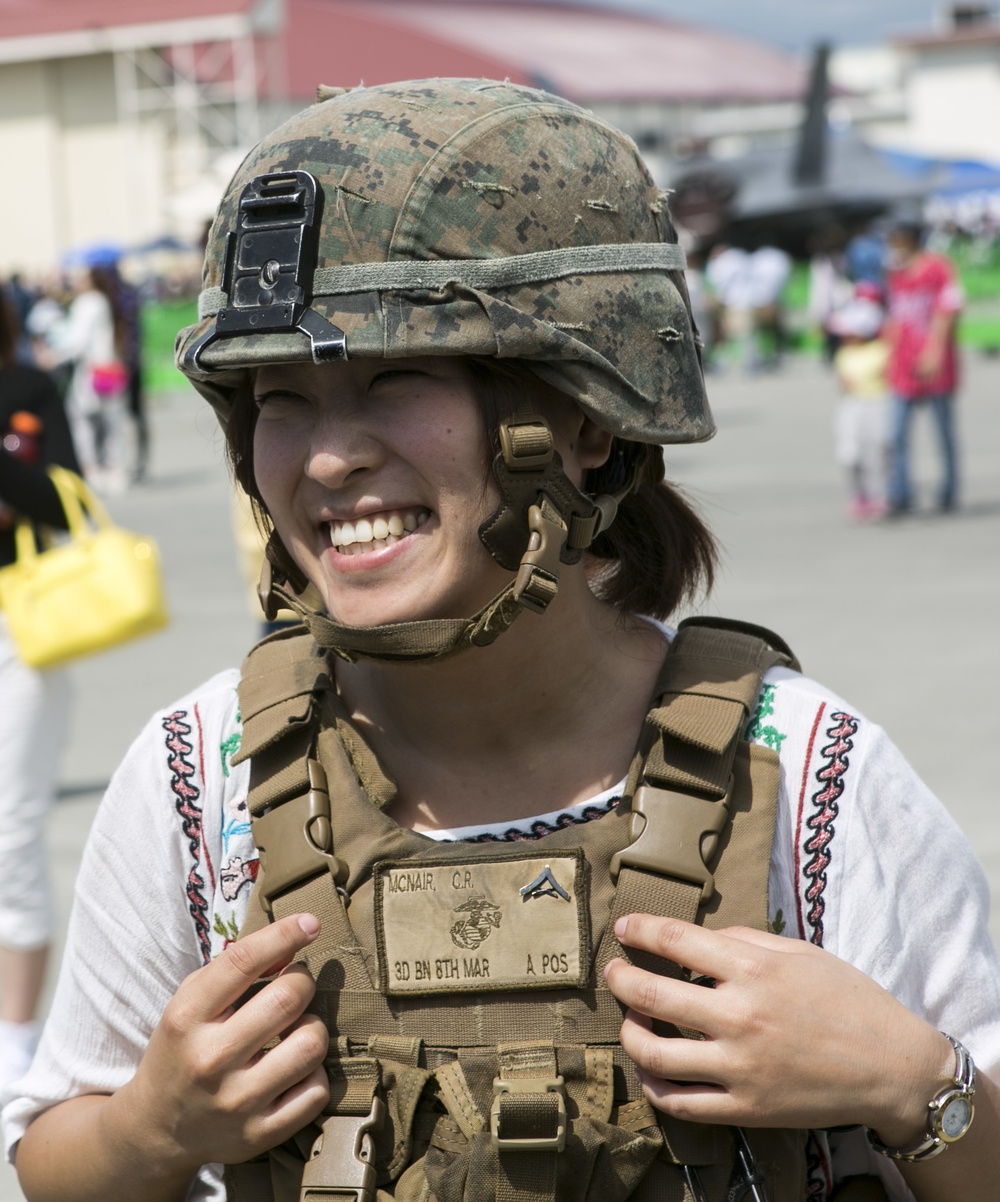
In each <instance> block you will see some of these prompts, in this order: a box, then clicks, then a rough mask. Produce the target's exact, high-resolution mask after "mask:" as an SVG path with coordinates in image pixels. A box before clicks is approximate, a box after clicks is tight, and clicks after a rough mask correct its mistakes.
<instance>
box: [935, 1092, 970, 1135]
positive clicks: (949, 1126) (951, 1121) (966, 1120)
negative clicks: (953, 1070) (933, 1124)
mask: <svg viewBox="0 0 1000 1202" xmlns="http://www.w3.org/2000/svg"><path fill="white" fill-rule="evenodd" d="M971 1122H972V1103H971V1102H970V1101H969V1099H968V1098H963V1097H961V1096H959V1097H955V1098H952V1099H951V1100H950V1101H948V1102H946V1103H945V1104H944V1106H943V1107H942V1109H941V1113H940V1115H939V1116H938V1129H939V1131H940V1132H941V1138H942V1139H943V1140H944V1141H945V1142H946V1143H952V1142H953V1141H954V1140H956V1139H960V1138H961V1137H962V1136H963V1135H964V1134H965V1133H966V1131H968V1129H969V1124H970V1123H971Z"/></svg>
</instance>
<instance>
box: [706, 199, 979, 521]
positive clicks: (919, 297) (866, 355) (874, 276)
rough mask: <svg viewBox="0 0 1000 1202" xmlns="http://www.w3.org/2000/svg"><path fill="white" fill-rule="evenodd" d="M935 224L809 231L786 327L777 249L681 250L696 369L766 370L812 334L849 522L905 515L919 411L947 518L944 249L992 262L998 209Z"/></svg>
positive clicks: (951, 496)
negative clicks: (826, 378)
mask: <svg viewBox="0 0 1000 1202" xmlns="http://www.w3.org/2000/svg"><path fill="white" fill-rule="evenodd" d="M938 216H939V217H941V218H946V219H942V220H939V221H938V222H937V223H935V224H925V223H924V221H923V220H917V219H915V218H914V219H908V220H902V219H898V220H894V221H882V222H880V223H877V224H873V225H872V226H870V227H866V228H861V229H857V230H855V231H853V232H851V233H850V234H848V233H847V232H846V231H845V230H844V229H843V228H841V227H840V226H836V225H830V226H828V227H827V228H824V229H820V230H818V231H816V232H815V233H814V234H813V236H812V238H811V239H810V243H809V257H808V261H807V262H806V263H805V264H804V265H803V269H804V276H805V279H804V281H803V283H804V288H800V292H803V293H804V296H803V300H804V303H803V304H802V305H801V306H800V308H799V310H798V312H797V313H796V314H795V316H796V318H797V323H796V325H797V328H795V329H790V323H789V314H788V303H787V297H788V293H789V290H790V289H789V286H790V283H791V281H792V278H793V270H794V268H795V264H794V262H793V260H792V258H791V256H790V255H789V254H787V253H786V252H785V250H783V249H781V248H780V247H779V246H778V245H775V244H772V242H771V241H770V240H769V239H767V238H758V240H757V242H756V244H753V245H742V246H740V245H734V244H732V243H730V242H728V241H724V240H717V241H715V242H714V243H713V244H711V245H710V246H707V247H703V248H699V247H694V248H692V249H691V250H689V254H688V259H689V268H688V285H689V288H690V290H691V296H692V307H693V310H694V313H695V320H696V322H697V324H698V328H699V330H700V331H701V335H702V339H703V342H704V348H705V363H706V368H707V370H708V371H710V372H712V371H720V370H726V369H733V368H742V369H743V370H744V371H745V372H747V373H751V374H753V373H757V372H762V371H776V370H779V369H780V368H781V366H782V363H783V360H784V357H785V355H786V353H787V351H788V349H789V348H790V347H791V346H792V345H794V344H796V343H801V341H802V340H803V338H804V337H809V336H810V335H811V336H812V337H813V338H818V341H819V343H820V347H821V351H822V356H823V359H824V360H825V362H826V363H827V364H829V365H830V367H831V368H832V369H833V371H834V375H835V379H836V386H837V393H838V402H837V405H836V410H835V414H834V448H835V454H836V458H837V461H838V462H839V463H840V464H841V465H842V467H843V468H844V470H845V472H846V474H847V478H848V485H849V490H850V500H849V505H848V514H849V516H850V518H851V519H852V520H855V521H867V520H871V519H877V518H898V517H902V516H904V515H906V514H908V513H910V512H912V511H914V510H915V509H916V508H917V507H918V506H917V496H916V490H915V488H914V484H913V482H912V481H911V462H910V461H911V451H910V444H911V429H912V425H913V419H914V417H915V415H916V414H918V413H920V412H921V411H926V412H927V413H928V414H929V415H930V418H931V420H932V422H933V426H934V430H935V434H936V438H937V444H938V447H939V450H940V458H941V477H940V482H939V485H938V488H937V492H936V497H935V505H934V507H935V508H936V509H937V510H938V511H939V512H942V513H948V512H952V511H954V510H955V509H956V507H957V505H958V495H959V467H958V449H957V445H956V435H955V422H954V408H955V406H954V400H955V394H956V390H957V387H958V382H959V376H958V353H957V338H956V330H957V322H958V318H959V315H960V313H961V311H962V309H963V306H964V296H963V292H962V287H961V284H960V282H959V277H958V273H957V271H956V269H955V265H954V263H953V261H952V257H951V254H950V253H949V252H952V253H961V254H962V255H963V258H964V259H965V260H966V261H967V262H970V261H971V262H974V263H979V264H983V263H990V262H992V261H994V260H995V258H996V256H997V253H998V240H1000V204H998V205H994V206H993V207H990V206H986V207H982V206H980V208H979V209H977V210H976V211H975V212H973V211H972V210H971V209H969V210H962V211H961V212H959V211H958V210H956V209H954V208H951V209H948V210H947V213H945V211H944V210H942V212H941V213H939V214H938ZM960 219H961V222H963V223H964V224H963V223H960ZM776 241H777V239H776ZM803 319H804V327H803Z"/></svg>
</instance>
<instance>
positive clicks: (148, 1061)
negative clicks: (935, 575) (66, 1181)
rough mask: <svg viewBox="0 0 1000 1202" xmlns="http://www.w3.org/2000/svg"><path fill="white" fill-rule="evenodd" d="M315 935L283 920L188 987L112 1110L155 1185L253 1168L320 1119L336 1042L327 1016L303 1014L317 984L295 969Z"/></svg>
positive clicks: (311, 922) (312, 925) (309, 926)
mask: <svg viewBox="0 0 1000 1202" xmlns="http://www.w3.org/2000/svg"><path fill="white" fill-rule="evenodd" d="M318 933H319V922H318V920H317V919H316V918H315V917H314V916H313V915H312V914H298V915H293V916H291V917H289V918H284V919H282V920H281V921H280V922H275V923H272V924H270V925H269V926H267V927H265V928H264V929H263V930H260V931H255V932H254V933H253V934H251V935H248V936H246V938H244V939H239V940H238V941H237V942H235V943H233V944H230V946H229V947H228V948H226V950H225V951H224V952H222V953H221V954H220V955H219V956H218V957H216V959H215V960H213V961H212V962H211V963H210V964H206V965H205V967H204V968H200V969H198V971H197V972H194V973H192V974H191V975H190V976H189V977H187V978H186V979H185V980H184V982H183V983H182V984H181V986H180V988H179V989H178V990H177V993H176V994H175V995H174V997H173V998H172V1000H171V1001H170V1003H169V1004H168V1005H167V1007H166V1009H165V1010H164V1012H163V1016H162V1018H161V1019H160V1022H159V1023H158V1025H157V1027H156V1029H155V1030H154V1031H153V1034H152V1037H151V1038H150V1041H149V1046H148V1048H147V1049H146V1053H145V1055H144V1056H143V1058H142V1061H141V1063H140V1065H139V1068H138V1070H137V1071H136V1074H135V1076H134V1077H133V1079H132V1080H131V1081H130V1082H129V1084H128V1085H126V1086H124V1087H123V1088H122V1089H120V1090H119V1091H118V1092H117V1093H116V1094H114V1095H113V1096H112V1097H111V1098H109V1099H108V1103H109V1105H108V1110H109V1112H110V1111H117V1114H116V1115H114V1116H113V1115H112V1114H111V1113H108V1114H106V1119H107V1120H108V1121H111V1122H113V1123H114V1124H115V1125H116V1126H117V1124H119V1123H123V1124H125V1130H128V1131H129V1135H130V1136H131V1140H134V1141H135V1145H134V1146H137V1147H141V1148H143V1150H144V1155H146V1156H148V1157H149V1158H150V1168H154V1166H156V1168H154V1173H155V1172H156V1169H159V1170H161V1171H162V1172H163V1173H164V1174H165V1175H166V1176H169V1177H175V1176H177V1175H178V1174H184V1173H191V1174H193V1173H194V1172H196V1171H197V1169H198V1168H199V1167H200V1166H201V1165H203V1164H207V1163H210V1162H213V1161H222V1162H223V1163H227V1164H238V1163H240V1162H242V1161H245V1160H249V1159H250V1158H251V1157H253V1156H256V1155H258V1154H259V1153H260V1152H263V1151H266V1150H267V1149H268V1148H272V1147H275V1146H276V1145H277V1144H279V1143H281V1142H282V1141H283V1140H285V1139H288V1138H289V1137H290V1136H291V1135H293V1134H294V1133H295V1132H296V1131H298V1130H299V1129H300V1128H301V1127H304V1126H305V1125H306V1124H307V1123H309V1122H310V1121H311V1120H312V1119H314V1118H316V1117H317V1115H319V1113H320V1112H321V1111H322V1109H323V1107H324V1105H325V1104H326V1102H327V1100H328V1098H329V1095H330V1087H329V1082H328V1080H327V1075H326V1071H325V1069H324V1067H323V1060H324V1057H325V1056H326V1050H327V1044H328V1042H329V1035H328V1033H327V1030H326V1027H325V1026H324V1024H323V1021H322V1019H320V1018H319V1016H318V1015H315V1014H306V1013H305V1009H306V1007H307V1006H308V1005H309V1003H310V1001H311V1000H312V997H313V995H314V993H315V992H316V985H315V982H314V981H313V979H312V977H311V975H310V974H309V971H308V969H307V968H306V967H305V966H304V965H303V964H293V963H292V960H293V959H294V957H295V956H297V955H298V953H299V952H300V951H301V950H302V949H303V948H304V947H307V946H308V945H309V944H310V943H312V941H313V940H314V939H315V938H316V935H317V934H318ZM273 973H278V975H277V976H276V977H275V978H274V980H272V981H269V982H268V983H267V984H266V985H264V986H263V987H262V988H261V989H260V991H259V992H258V993H256V994H255V995H254V996H253V997H252V998H251V999H250V1000H249V1001H248V1002H246V1003H245V1004H244V1005H243V1006H241V1007H240V1008H239V1009H238V1010H237V1009H235V1008H234V1007H235V1005H236V1003H237V1002H238V1001H239V1000H240V998H242V997H243V995H244V994H245V993H246V991H247V989H248V988H250V986H252V985H254V984H256V983H257V982H258V981H259V980H260V979H261V978H262V977H268V976H271V975H272V974H273ZM276 1038H277V1039H279V1040H280V1042H279V1043H278V1044H277V1046H275V1047H274V1048H272V1049H271V1050H270V1051H267V1052H265V1051H264V1047H265V1045H266V1044H268V1043H269V1042H271V1041H272V1040H274V1039H276ZM119 1130H120V1131H122V1128H120V1127H119ZM131 1140H130V1141H129V1142H131Z"/></svg>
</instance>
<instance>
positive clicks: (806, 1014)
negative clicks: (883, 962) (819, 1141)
mask: <svg viewBox="0 0 1000 1202" xmlns="http://www.w3.org/2000/svg"><path fill="white" fill-rule="evenodd" d="M615 933H616V934H617V936H618V938H619V940H620V941H621V942H622V943H623V944H624V945H625V946H627V947H634V948H641V949H643V950H644V951H647V952H653V953H655V954H656V955H659V956H662V957H663V958H664V959H666V960H671V961H673V962H674V963H676V964H679V965H682V966H683V967H685V968H687V969H690V970H691V972H692V973H693V974H694V975H695V976H700V977H709V978H712V979H714V980H715V982H716V984H715V987H714V988H706V987H705V986H704V985H700V984H692V983H690V982H687V981H678V980H674V979H671V978H669V977H661V976H657V975H655V974H653V973H649V972H645V971H643V970H642V969H639V968H635V967H633V966H631V965H629V964H627V963H626V962H625V961H623V960H621V959H616V960H613V961H612V962H611V964H609V965H608V968H607V974H606V975H607V981H608V986H609V988H610V989H611V991H612V993H613V994H614V995H615V996H616V997H617V998H618V999H619V1000H620V1001H621V1002H623V1003H624V1004H625V1005H627V1006H628V1007H629V1010H628V1014H627V1015H626V1017H625V1021H624V1023H623V1024H622V1031H621V1042H622V1047H623V1048H624V1049H625V1051H626V1052H627V1053H628V1055H629V1056H630V1057H631V1059H632V1060H633V1061H634V1062H635V1064H636V1066H637V1068H638V1069H639V1077H640V1080H641V1082H642V1085H643V1089H644V1092H645V1094H646V1097H647V1098H648V1099H649V1101H650V1102H651V1103H652V1105H653V1106H655V1107H657V1108H658V1109H660V1110H662V1111H664V1112H665V1113H667V1114H671V1115H674V1116H675V1117H677V1118H681V1119H688V1120H692V1121H695V1122H713V1123H714V1122H717V1123H727V1124H734V1125H739V1126H746V1127H759V1126H766V1127H800V1128H801V1127H832V1126H838V1125H841V1124H848V1123H861V1124H864V1125H865V1126H866V1127H871V1128H872V1129H874V1130H876V1131H877V1132H878V1134H879V1135H880V1137H881V1138H882V1140H883V1141H884V1142H885V1143H886V1144H888V1145H889V1146H894V1147H901V1146H906V1145H909V1144H913V1143H915V1142H917V1141H918V1140H919V1139H920V1138H921V1136H922V1135H923V1134H924V1133H925V1132H926V1130H927V1103H928V1101H929V1100H930V1098H931V1097H932V1096H933V1095H934V1093H935V1092H937V1090H939V1089H940V1088H941V1087H942V1085H943V1084H944V1083H945V1082H946V1081H947V1080H948V1079H949V1078H950V1077H951V1075H952V1074H953V1073H954V1064H955V1058H954V1053H953V1051H952V1048H951V1045H950V1044H949V1043H948V1041H947V1040H946V1039H945V1038H944V1036H943V1035H941V1034H940V1033H939V1032H937V1031H935V1030H934V1028H933V1027H931V1026H930V1025H929V1024H928V1023H926V1022H924V1021H923V1019H921V1018H919V1017H918V1016H917V1015H915V1014H912V1013H911V1012H910V1011H909V1010H907V1009H906V1008H905V1007H904V1006H902V1005H901V1004H900V1003H899V1002H897V1001H896V1000H895V999H894V998H893V997H892V996H891V995H890V994H888V993H887V992H886V991H885V990H884V989H882V988H881V986H879V985H877V984H876V983H875V982H874V981H872V980H871V979H870V978H869V977H866V976H865V975H864V973H862V972H860V971H859V970H858V969H856V968H854V967H852V966H851V965H849V964H847V963H845V962H844V961H843V960H839V959H837V957H836V956H834V955H832V954H831V953H829V952H825V951H823V950H821V949H820V948H817V947H814V946H813V945H812V944H809V943H805V942H802V941H800V940H797V939H785V938H779V937H778V936H776V935H769V934H765V933H763V932H760V931H753V930H748V929H745V928H730V929H728V930H725V931H709V930H706V929H705V928H703V927H699V926H693V925H691V924H690V923H684V922H679V921H675V920H672V919H664V918H653V917H650V916H649V915H644V914H638V915H636V914H633V915H631V916H629V917H628V918H623V919H620V920H619V921H618V923H617V924H616V926H615ZM653 1019H660V1020H663V1021H666V1022H670V1023H674V1024H677V1025H679V1026H683V1027H689V1028H693V1029H694V1030H696V1031H699V1032H701V1033H703V1034H704V1036H705V1038H704V1040H696V1039H677V1038H661V1037H659V1036H657V1035H655V1034H654V1033H653V1031H652V1020H653Z"/></svg>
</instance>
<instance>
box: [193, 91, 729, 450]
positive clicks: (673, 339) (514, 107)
mask: <svg viewBox="0 0 1000 1202" xmlns="http://www.w3.org/2000/svg"><path fill="white" fill-rule="evenodd" d="M331 91H333V90H332V89H331ZM281 172H285V173H287V172H308V173H309V175H311V176H312V177H314V179H315V180H316V184H317V190H318V192H319V193H321V194H322V195H321V196H320V197H319V201H320V203H321V205H322V210H321V217H320V221H319V225H320V228H319V235H318V246H317V250H316V266H315V272H314V273H313V275H312V279H311V280H309V281H306V294H305V296H304V300H305V301H306V303H307V304H308V307H309V308H310V309H312V310H313V311H314V313H315V314H319V316H320V317H322V318H324V319H326V321H328V322H330V323H332V324H334V325H335V326H336V327H338V328H339V330H342V331H343V332H344V335H345V341H346V353H347V356H348V357H350V358H357V357H366V356H367V357H379V358H393V357H403V356H407V357H411V356H418V355H477V356H486V357H495V358H499V359H505V358H509V359H518V360H522V361H526V362H527V363H528V364H529V366H530V367H531V368H532V370H533V371H534V372H535V373H536V374H537V375H538V376H539V377H540V378H541V379H543V380H545V381H546V382H547V383H549V384H551V385H553V386H554V387H556V388H558V389H560V390H561V391H562V392H564V393H566V394H568V395H569V396H571V397H573V398H574V399H575V400H576V401H577V402H578V404H579V405H580V406H581V408H582V409H583V410H584V411H585V412H586V413H588V414H589V416H591V417H592V418H593V420H595V421H596V422H597V423H598V424H599V425H600V426H602V427H603V428H605V429H608V430H611V431H612V432H613V433H615V434H618V435H620V436H621V437H624V438H629V439H635V440H638V441H642V442H649V443H665V442H696V441H699V440H701V439H704V438H708V437H710V436H711V435H712V434H713V433H714V424H713V422H712V418H711V415H710V413H709V410H708V405H707V402H706V399H705V392H704V381H703V377H702V370H701V361H700V355H699V351H698V346H697V344H696V340H695V334H694V331H693V328H692V321H691V312H690V305H689V302H688V296H687V290H686V287H685V284H684V276H683V255H682V252H681V251H680V248H679V247H678V246H677V245H676V236H675V234H674V231H673V227H672V225H671V223H670V220H669V216H668V215H667V213H666V211H665V204H664V199H663V194H662V193H661V192H660V191H659V190H658V189H657V188H656V186H655V185H654V184H653V181H652V180H651V178H650V176H649V173H648V171H647V170H646V167H645V166H644V164H643V163H642V160H641V159H640V157H639V154H638V151H637V150H636V148H635V145H634V144H633V143H632V142H631V140H630V139H628V138H627V137H625V135H623V134H621V133H620V132H619V131H617V130H615V129H613V128H612V127H610V126H608V125H606V124H605V123H603V122H602V121H599V120H598V119H596V118H595V117H593V116H592V115H591V114H589V113H587V112H585V111H584V110H583V109H580V108H579V107H577V106H576V105H574V104H571V103H570V102H569V101H566V100H563V99H560V98H559V97H556V96H552V95H549V94H547V93H545V92H539V91H535V90H532V89H530V88H525V87H521V86H515V85H511V84H507V83H497V82H493V81H489V80H462V79H431V80H419V81H412V82H406V83H398V84H390V85H384V86H379V87H373V88H359V89H357V90H353V91H346V92H343V93H342V94H338V95H334V96H333V97H332V98H330V99H327V100H324V101H323V102H321V103H318V104H316V105H314V106H312V107H311V108H309V109H306V110H305V111H303V112H301V113H299V114H298V115H296V116H295V117H292V118H291V119H290V120H289V121H287V122H286V123H285V124H284V125H282V126H280V127H279V128H278V129H277V130H275V131H274V132H273V133H271V134H270V135H268V136H267V137H266V138H264V139H263V141H261V142H260V143H259V144H258V145H257V146H256V147H255V148H254V149H253V150H252V151H251V152H250V154H249V155H248V156H247V158H246V159H245V160H244V162H243V163H242V165H241V166H240V168H239V170H238V171H237V173H236V175H235V176H234V178H233V180H232V182H231V183H230V185H229V187H228V189H227V191H226V194H225V196H224V198H223V200H222V203H221V205H220V207H219V211H218V214H217V216H216V219H215V222H214V223H213V226H212V229H211V231H210V233H209V237H208V245H207V251H206V256H205V266H204V273H203V291H202V294H201V297H200V300H199V321H198V322H197V324H195V325H193V326H190V327H188V328H187V329H185V330H182V331H181V332H180V334H179V335H178V340H177V347H176V352H177V362H178V366H179V367H180V368H181V370H182V371H184V372H185V374H187V375H188V376H189V377H190V378H191V380H192V382H193V383H194V385H195V387H196V388H198V390H199V391H200V392H201V393H202V394H203V395H204V396H206V397H207V398H208V399H209V400H210V401H211V402H212V404H213V405H214V407H215V408H216V410H217V412H218V413H219V416H220V418H221V419H222V420H223V421H225V420H226V418H227V416H228V412H229V409H230V407H231V404H232V393H233V390H234V388H235V387H236V385H237V384H238V383H239V382H240V380H241V379H242V377H243V373H244V371H245V369H247V368H249V367H253V366H257V365H261V364H265V363H281V362H295V361H302V360H306V361H309V360H312V358H313V348H312V344H311V341H310V338H309V336H308V335H307V334H305V333H303V332H301V330H300V329H297V328H290V329H281V330H269V331H268V332H265V333H258V332H255V331H249V330H244V332H242V333H239V334H237V335H235V336H225V337H214V338H212V337H210V336H211V335H212V334H213V333H217V332H218V326H217V318H218V316H219V315H220V313H221V312H222V311H223V310H225V309H226V307H227V305H229V306H231V305H233V304H234V303H235V304H236V305H237V306H238V305H239V304H240V303H241V301H240V299H239V298H238V297H236V298H234V297H230V296H227V294H226V293H225V292H224V291H223V290H222V288H223V283H224V278H223V272H224V264H225V258H226V247H227V245H228V244H229V243H230V242H231V238H229V237H228V235H230V234H231V232H232V231H233V230H235V229H236V227H237V222H238V220H239V217H240V201H241V196H243V195H244V190H245V189H247V187H248V185H250V184H251V181H254V180H255V179H256V178H257V177H260V176H266V175H270V174H271V173H281ZM251 190H252V189H251ZM266 283H267V281H263V282H262V286H264V285H266ZM253 303H254V304H259V303H260V301H259V300H256V301H254V302H253ZM309 316H310V318H312V319H313V320H314V316H313V315H312V314H310V315H309Z"/></svg>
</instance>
